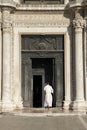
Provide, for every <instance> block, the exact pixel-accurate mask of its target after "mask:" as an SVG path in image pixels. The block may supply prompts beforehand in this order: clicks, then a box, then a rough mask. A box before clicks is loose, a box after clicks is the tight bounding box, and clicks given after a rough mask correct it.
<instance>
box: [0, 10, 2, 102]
mask: <svg viewBox="0 0 87 130" xmlns="http://www.w3.org/2000/svg"><path fill="white" fill-rule="evenodd" d="M1 23H2V13H1V9H0V101H1V84H2V82H1V81H2V31H1Z"/></svg>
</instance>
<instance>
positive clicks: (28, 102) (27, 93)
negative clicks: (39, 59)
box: [22, 55, 33, 107]
mask: <svg viewBox="0 0 87 130" xmlns="http://www.w3.org/2000/svg"><path fill="white" fill-rule="evenodd" d="M22 59H23V60H22V67H23V69H22V76H23V79H24V81H23V83H22V91H23V92H22V93H23V101H24V106H29V107H30V106H31V107H32V106H33V102H32V101H33V97H32V96H33V92H32V91H33V89H32V88H31V86H32V85H31V78H32V65H31V59H30V57H28V56H27V55H23V58H22Z"/></svg>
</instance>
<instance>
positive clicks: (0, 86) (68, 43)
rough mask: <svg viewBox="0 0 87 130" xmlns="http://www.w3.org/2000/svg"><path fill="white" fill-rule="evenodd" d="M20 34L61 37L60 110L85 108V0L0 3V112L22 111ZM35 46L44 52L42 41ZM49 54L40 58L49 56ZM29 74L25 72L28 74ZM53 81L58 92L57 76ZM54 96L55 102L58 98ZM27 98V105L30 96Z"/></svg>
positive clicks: (4, 0) (7, 0) (5, 0)
mask: <svg viewBox="0 0 87 130" xmlns="http://www.w3.org/2000/svg"><path fill="white" fill-rule="evenodd" d="M55 2H56V3H55ZM22 35H63V36H64V73H63V75H64V90H63V91H64V93H63V94H64V95H63V96H64V98H63V99H62V102H63V104H62V106H61V107H63V108H64V109H87V83H86V82H87V78H86V77H87V74H86V73H87V72H86V71H87V69H86V66H87V65H86V62H87V58H86V55H87V51H86V48H87V47H86V44H87V2H86V0H79V1H78V0H72V1H71V0H60V1H56V0H55V1H54V2H53V1H51V2H49V0H43V1H40V0H39V2H38V1H37V2H35V1H33V2H30V1H29V0H3V1H2V0H0V108H1V109H2V110H3V111H4V110H5V111H7V110H9V111H11V110H14V109H22V108H23V95H22V78H21V75H22V60H23V59H22V44H21V43H22V40H21V39H22V37H21V36H22ZM36 46H37V45H36ZM38 47H39V48H40V49H41V50H39V51H44V49H45V51H46V50H47V46H46V43H44V42H43V43H42V42H41V43H39V46H38ZM33 48H34V47H33ZM32 50H33V49H32ZM37 50H38V48H37ZM51 51H53V50H51ZM48 52H49V49H48ZM52 53H53V52H51V53H50V52H49V54H46V55H45V56H44V57H45V58H47V57H50V56H51V55H52ZM33 55H34V56H35V57H36V55H37V53H34V52H33ZM41 55H43V53H42V52H41ZM54 55H55V54H53V55H52V57H53V58H55V56H54ZM30 58H32V53H31V57H30ZM55 59H56V58H55ZM29 61H30V59H29ZM55 61H56V63H55V64H56V65H55V66H56V70H57V68H58V64H57V60H55ZM29 66H30V65H29ZM31 69H32V68H31ZM31 69H30V70H31ZM31 73H32V72H31V71H29V75H30V74H31ZM30 76H31V75H30ZM55 80H56V86H57V88H58V89H57V91H60V89H61V88H59V82H58V74H56V79H55ZM30 92H31V91H30ZM26 93H27V92H26ZM57 94H59V93H57ZM57 94H56V100H57V98H60V97H59V95H57ZM30 95H31V94H30ZM29 97H30V99H29V102H31V100H32V96H29ZM56 103H57V104H59V102H57V101H56ZM32 107H33V106H32ZM56 107H57V106H56Z"/></svg>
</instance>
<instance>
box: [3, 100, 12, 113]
mask: <svg viewBox="0 0 87 130" xmlns="http://www.w3.org/2000/svg"><path fill="white" fill-rule="evenodd" d="M13 109H14V104H13V102H12V101H2V111H4V112H7V111H12V110H13Z"/></svg>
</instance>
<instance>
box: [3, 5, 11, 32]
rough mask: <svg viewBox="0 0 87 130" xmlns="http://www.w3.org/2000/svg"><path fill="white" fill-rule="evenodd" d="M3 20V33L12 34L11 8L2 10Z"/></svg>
mask: <svg viewBox="0 0 87 130" xmlns="http://www.w3.org/2000/svg"><path fill="white" fill-rule="evenodd" d="M2 11H3V12H2V20H3V24H2V25H3V26H2V27H3V32H10V31H11V27H12V21H11V17H10V11H11V9H10V8H8V7H7V8H3V9H2Z"/></svg>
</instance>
